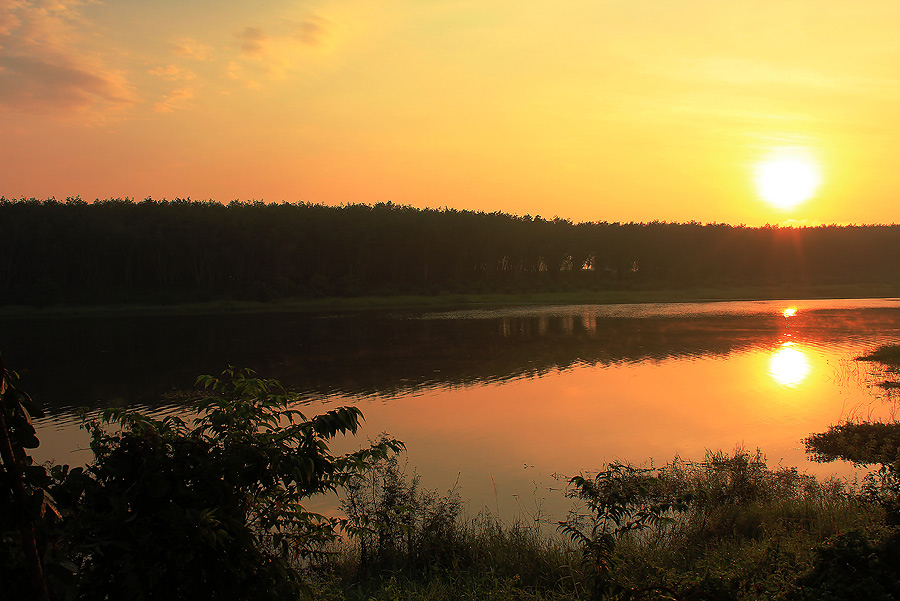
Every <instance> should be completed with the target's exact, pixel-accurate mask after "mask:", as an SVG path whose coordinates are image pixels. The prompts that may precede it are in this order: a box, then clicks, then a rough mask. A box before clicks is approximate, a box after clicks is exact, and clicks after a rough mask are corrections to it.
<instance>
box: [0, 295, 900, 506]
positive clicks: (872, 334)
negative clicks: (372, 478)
mask: <svg viewBox="0 0 900 601" xmlns="http://www.w3.org/2000/svg"><path fill="white" fill-rule="evenodd" d="M0 328H2V332H3V336H2V343H3V344H4V345H5V346H4V347H3V348H2V349H0V350H2V352H3V357H4V361H5V362H6V365H7V367H8V368H9V369H12V370H15V371H18V372H19V374H20V376H21V379H20V386H21V387H22V388H23V389H24V390H26V391H28V392H30V393H31V394H32V396H33V397H34V398H35V400H37V401H38V402H39V403H41V404H42V406H43V407H44V408H45V409H46V411H47V416H46V417H45V418H43V419H41V420H39V421H38V435H39V437H40V439H41V448H40V449H37V451H36V452H35V456H36V458H38V459H40V460H48V459H52V460H54V461H56V462H60V463H62V462H65V463H83V462H84V461H86V460H88V459H89V457H90V455H89V452H87V451H86V450H85V447H86V442H87V437H86V436H85V433H84V432H83V431H81V430H80V429H79V426H78V424H79V423H80V418H79V417H78V416H79V410H80V408H82V407H83V408H87V409H88V410H89V411H91V410H96V409H99V408H102V407H108V406H133V407H138V408H141V409H143V410H146V411H150V412H152V413H154V414H156V415H163V414H168V413H173V412H178V411H180V410H181V404H180V403H181V400H180V399H182V398H184V397H183V394H181V393H183V391H185V390H189V389H190V388H191V386H192V384H193V382H194V379H195V378H196V376H197V375H199V374H205V373H213V374H217V373H219V372H221V370H222V369H223V368H224V367H226V366H227V365H234V366H238V367H250V368H253V369H255V370H257V372H258V373H259V374H260V375H261V376H263V377H270V378H277V379H279V380H281V381H282V382H283V383H284V384H285V385H286V386H287V387H289V388H290V389H292V390H296V391H298V392H299V393H300V394H301V395H302V398H303V399H304V400H303V405H304V406H303V407H302V408H301V409H302V410H303V411H304V412H305V413H307V415H311V414H314V413H317V412H321V411H324V410H327V409H330V408H333V407H337V406H340V405H347V404H352V405H357V406H359V407H360V409H362V411H363V413H364V415H365V417H366V425H365V428H364V430H363V433H362V435H361V437H362V438H361V440H353V439H350V440H343V441H341V442H339V443H338V444H337V445H336V448H337V449H338V450H349V449H351V448H354V447H355V446H358V445H359V444H360V443H361V442H364V441H365V437H369V438H376V437H377V436H378V435H379V434H380V433H381V432H387V433H389V434H390V435H392V436H394V437H396V438H399V439H400V440H403V441H404V442H405V443H406V445H407V449H408V452H407V457H408V465H409V466H410V469H412V468H415V469H416V470H417V471H418V472H419V473H420V474H421V475H422V483H423V485H425V486H426V487H429V488H435V489H439V490H442V491H443V490H446V489H447V488H449V487H451V486H453V485H454V484H456V485H457V486H458V487H459V492H460V494H461V495H462V497H463V498H464V499H467V500H468V501H470V502H471V507H472V509H474V510H475V511H477V510H478V509H480V508H482V507H487V508H489V509H491V510H493V511H495V512H499V513H500V515H501V517H504V518H511V517H514V516H515V515H516V514H523V515H526V516H528V515H533V514H535V513H537V512H539V511H543V512H546V511H550V512H551V513H554V512H557V511H560V510H561V509H560V508H561V507H562V506H563V505H564V503H563V501H562V497H561V495H560V494H559V493H558V492H554V491H551V490H550V488H557V489H558V488H560V487H561V486H562V482H561V481H559V480H558V479H556V478H554V475H556V476H557V477H558V476H559V475H564V476H570V475H574V474H576V473H578V472H579V471H581V470H592V469H597V468H600V467H602V466H603V465H604V464H605V463H606V462H609V461H613V460H624V461H631V462H635V463H639V464H643V465H650V463H651V462H652V463H654V464H656V465H659V464H662V463H665V462H667V461H670V460H671V459H672V458H673V457H675V456H676V455H677V456H680V457H682V458H686V459H702V458H703V456H704V453H705V450H706V449H711V450H720V449H721V450H724V451H731V450H733V449H734V448H735V447H736V446H743V447H744V448H746V449H748V450H755V449H756V448H759V449H761V450H762V451H763V452H764V453H765V455H766V456H767V458H768V461H769V465H770V466H778V465H782V466H787V467H798V468H799V469H800V470H801V471H805V472H808V473H812V474H815V475H818V476H827V475H831V474H837V475H842V476H852V475H854V474H855V472H854V470H852V469H851V468H850V466H848V465H845V464H825V465H820V464H814V463H811V462H809V461H808V460H807V459H806V456H805V453H804V445H803V438H804V437H806V436H808V435H809V434H811V433H813V432H819V431H823V430H825V429H827V428H828V426H830V425H832V424H836V423H838V422H840V421H842V420H845V419H890V418H892V417H893V415H894V410H895V409H896V402H895V399H894V398H892V397H891V396H889V395H887V393H885V392H884V391H882V390H881V389H880V388H877V387H876V386H875V385H874V384H875V383H876V382H877V381H878V378H879V374H878V373H877V370H876V369H875V367H874V366H872V365H870V364H866V363H859V362H856V361H854V360H853V359H854V357H856V356H858V355H860V354H862V353H865V352H866V351H868V350H870V349H872V348H874V347H875V346H877V345H879V344H886V343H900V300H898V299H863V300H808V301H754V302H708V303H659V304H635V305H579V306H542V307H531V306H529V307H512V308H503V309H483V310H476V309H467V310H460V311H446V312H414V311H385V312H358V313H344V314H332V313H321V314H308V313H302V314H259V315H203V316H183V317H172V316H158V317H146V316H127V317H109V318H94V317H91V318H87V317H81V318H71V319H70V318H53V319H51V318H48V319H16V320H5V321H0ZM554 517H560V518H561V517H563V516H562V515H555V516H554Z"/></svg>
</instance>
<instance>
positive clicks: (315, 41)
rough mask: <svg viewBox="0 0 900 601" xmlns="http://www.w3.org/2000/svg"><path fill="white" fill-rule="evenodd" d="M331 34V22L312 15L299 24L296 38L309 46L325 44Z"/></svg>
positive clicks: (295, 33)
mask: <svg viewBox="0 0 900 601" xmlns="http://www.w3.org/2000/svg"><path fill="white" fill-rule="evenodd" d="M330 34H331V23H330V22H329V21H328V20H326V19H323V18H322V17H319V16H316V15H311V16H309V17H307V18H306V19H304V20H303V21H301V22H300V23H298V24H297V27H296V30H295V32H294V38H295V39H296V40H298V41H300V42H301V43H303V44H306V45H307V46H321V45H323V44H324V43H325V42H326V41H327V39H328V37H329V36H330Z"/></svg>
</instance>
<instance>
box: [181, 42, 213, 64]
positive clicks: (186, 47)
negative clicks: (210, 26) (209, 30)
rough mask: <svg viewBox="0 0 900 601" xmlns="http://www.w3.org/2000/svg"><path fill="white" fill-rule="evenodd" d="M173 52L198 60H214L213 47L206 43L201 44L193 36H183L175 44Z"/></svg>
mask: <svg viewBox="0 0 900 601" xmlns="http://www.w3.org/2000/svg"><path fill="white" fill-rule="evenodd" d="M172 52H174V53H175V54H177V55H179V56H184V57H186V58H190V59H194V60H198V61H208V60H213V48H212V47H211V46H207V45H205V44H201V43H200V42H198V41H197V40H195V39H193V38H183V39H181V40H180V41H179V42H177V43H176V44H175V46H174V47H173V48H172Z"/></svg>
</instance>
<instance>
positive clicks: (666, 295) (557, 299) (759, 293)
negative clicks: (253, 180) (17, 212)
mask: <svg viewBox="0 0 900 601" xmlns="http://www.w3.org/2000/svg"><path fill="white" fill-rule="evenodd" d="M830 298H900V286H898V285H895V284H890V285H888V284H884V285H882V284H870V285H822V286H771V287H769V286H730V287H708V288H677V289H675V288H670V289H644V290H601V291H595V290H580V291H555V292H518V293H446V294H437V295H385V296H358V297H323V298H290V299H280V300H273V301H268V302H261V301H242V300H213V301H206V302H184V303H171V304H168V303H167V304H162V303H133V304H132V303H127V304H126V303H119V304H84V305H68V304H60V305H54V304H50V305H44V306H27V305H5V306H0V319H15V318H51V317H81V316H83V317H92V316H93V317H96V316H113V315H217V314H236V313H245V314H255V313H302V312H309V313H319V312H357V311H371V310H391V309H393V310H398V309H407V310H416V309H421V310H439V309H465V308H472V307H505V306H531V305H580V304H598V305H607V304H632V303H662V302H701V301H710V302H715V301H747V300H809V299H830Z"/></svg>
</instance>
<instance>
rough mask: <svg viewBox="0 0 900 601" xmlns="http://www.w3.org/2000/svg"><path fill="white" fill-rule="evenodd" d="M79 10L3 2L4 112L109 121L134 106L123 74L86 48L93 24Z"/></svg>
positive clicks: (61, 0) (64, 1)
mask: <svg viewBox="0 0 900 601" xmlns="http://www.w3.org/2000/svg"><path fill="white" fill-rule="evenodd" d="M80 6H81V3H80V2H77V1H74V0H52V1H46V2H45V1H40V0H0V49H2V53H0V106H2V107H4V108H7V109H11V110H17V111H24V112H42V113H51V114H54V115H56V116H60V117H69V116H72V115H74V114H78V115H82V116H84V115H85V114H87V115H89V116H90V117H91V118H92V119H102V120H105V119H108V118H109V117H110V115H111V114H112V113H111V111H112V112H113V113H114V112H115V111H119V110H122V109H126V108H129V107H131V106H133V105H134V104H135V102H136V98H135V94H134V91H133V88H132V87H131V86H130V85H129V83H128V81H127V79H126V77H125V75H124V74H123V72H122V71H119V70H117V69H114V68H111V67H110V66H108V65H107V64H105V62H104V61H103V57H102V56H99V55H98V54H96V53H94V52H92V51H90V50H89V49H87V48H85V47H84V45H83V44H82V37H83V36H82V29H83V28H85V27H87V26H88V25H89V24H87V23H86V22H85V21H84V19H83V18H82V16H81V15H80V14H79V12H78V9H79V7H80ZM89 120H90V119H89Z"/></svg>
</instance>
